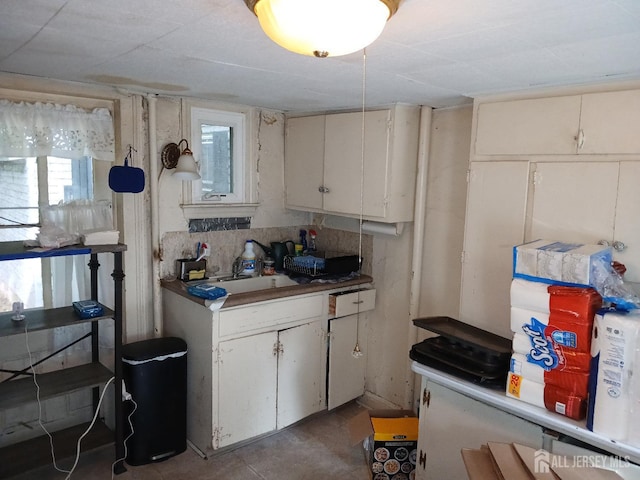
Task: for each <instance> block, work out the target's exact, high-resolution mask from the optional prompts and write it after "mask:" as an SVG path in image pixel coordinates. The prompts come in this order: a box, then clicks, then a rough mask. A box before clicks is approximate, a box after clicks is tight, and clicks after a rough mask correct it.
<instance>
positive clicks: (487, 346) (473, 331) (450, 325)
mask: <svg viewBox="0 0 640 480" xmlns="http://www.w3.org/2000/svg"><path fill="white" fill-rule="evenodd" d="M413 324H414V325H415V326H416V327H420V328H424V329H425V330H429V331H431V332H433V333H438V334H440V335H441V336H443V337H445V338H447V339H449V340H450V341H451V342H453V343H459V344H461V345H464V346H467V347H470V348H472V349H473V350H474V351H477V352H483V353H485V354H486V355H487V356H488V357H497V358H496V360H498V361H499V359H501V358H504V357H511V349H512V342H511V339H509V338H504V337H501V336H499V335H496V334H495V333H491V332H487V331H486V330H482V329H481V328H477V327H474V326H473V325H469V324H467V323H464V322H461V321H460V320H456V319H454V318H451V317H424V318H416V319H415V320H414V321H413Z"/></svg>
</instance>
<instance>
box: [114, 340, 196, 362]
mask: <svg viewBox="0 0 640 480" xmlns="http://www.w3.org/2000/svg"><path fill="white" fill-rule="evenodd" d="M186 352H187V342H185V341H184V340H182V339H181V338H178V337H160V338H150V339H148V340H141V341H139V342H133V343H127V344H126V345H123V346H122V359H123V360H135V361H144V360H152V359H154V358H156V357H165V356H167V355H173V354H176V353H183V354H184V353H186Z"/></svg>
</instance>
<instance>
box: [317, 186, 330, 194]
mask: <svg viewBox="0 0 640 480" xmlns="http://www.w3.org/2000/svg"><path fill="white" fill-rule="evenodd" d="M318 191H319V192H320V193H329V188H328V187H325V186H324V185H320V186H319V187H318Z"/></svg>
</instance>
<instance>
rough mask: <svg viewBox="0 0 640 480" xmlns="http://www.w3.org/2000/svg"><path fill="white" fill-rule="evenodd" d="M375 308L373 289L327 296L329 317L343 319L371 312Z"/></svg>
mask: <svg viewBox="0 0 640 480" xmlns="http://www.w3.org/2000/svg"><path fill="white" fill-rule="evenodd" d="M375 306H376V290H375V288H368V289H367V288H363V289H360V290H350V291H348V292H338V293H332V294H331V295H329V316H330V317H344V316H345V315H352V314H354V313H358V312H366V311H367V310H373V309H374V308H375Z"/></svg>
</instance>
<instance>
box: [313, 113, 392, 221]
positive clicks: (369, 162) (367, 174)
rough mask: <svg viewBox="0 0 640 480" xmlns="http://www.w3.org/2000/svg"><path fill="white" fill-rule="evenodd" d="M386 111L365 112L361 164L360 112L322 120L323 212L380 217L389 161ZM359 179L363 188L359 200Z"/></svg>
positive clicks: (383, 206)
mask: <svg viewBox="0 0 640 480" xmlns="http://www.w3.org/2000/svg"><path fill="white" fill-rule="evenodd" d="M390 115H391V112H390V111H389V110H377V111H372V112H366V113H365V117H364V165H363V158H362V144H363V142H362V130H363V129H362V126H363V125H362V122H363V118H362V113H361V112H356V113H341V114H336V115H328V116H327V117H326V126H325V133H326V138H327V140H328V141H327V142H326V143H325V167H324V185H325V187H326V188H327V189H328V191H327V192H326V195H325V196H324V209H325V211H327V212H340V213H346V214H351V215H358V214H359V213H360V205H361V201H362V208H363V214H364V215H365V216H371V217H384V216H385V204H386V199H387V195H386V193H387V192H386V185H387V182H386V180H387V167H388V165H387V161H388V158H389V155H388V151H389V125H390ZM361 179H362V184H363V185H364V192H363V197H362V199H361V197H360V195H361V191H362V189H361Z"/></svg>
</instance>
